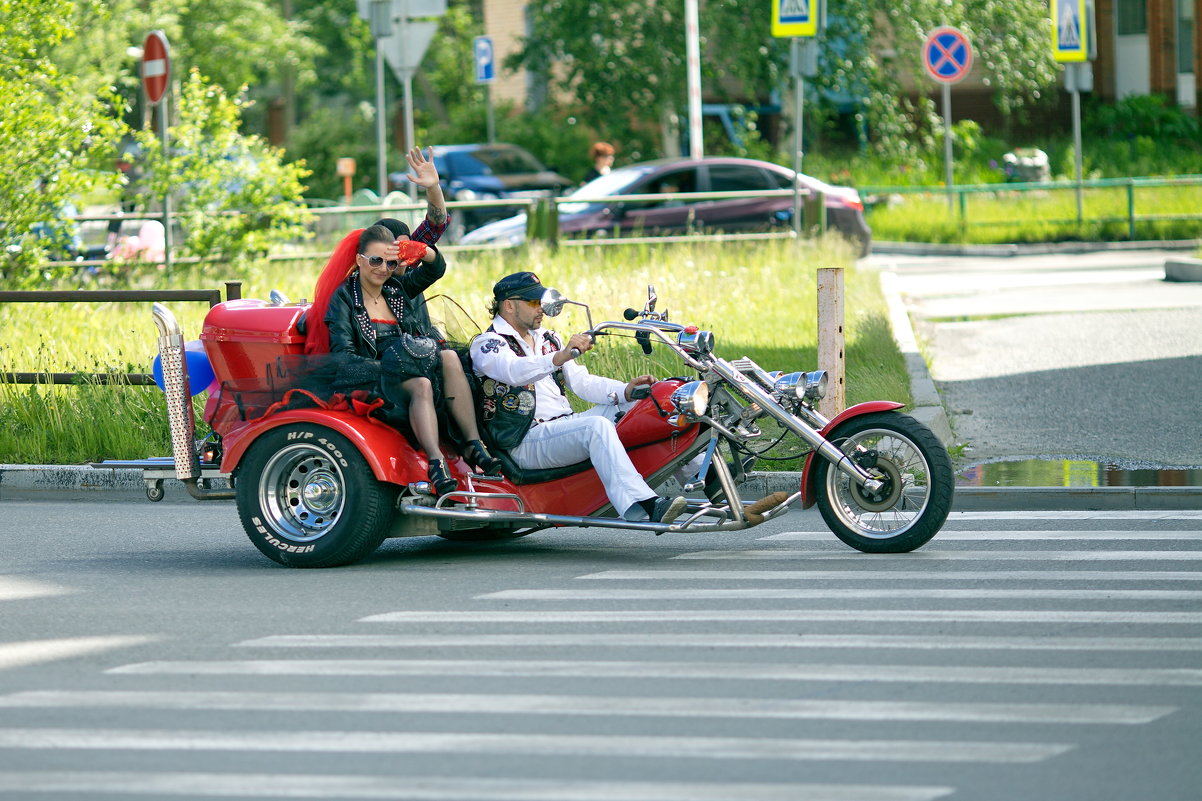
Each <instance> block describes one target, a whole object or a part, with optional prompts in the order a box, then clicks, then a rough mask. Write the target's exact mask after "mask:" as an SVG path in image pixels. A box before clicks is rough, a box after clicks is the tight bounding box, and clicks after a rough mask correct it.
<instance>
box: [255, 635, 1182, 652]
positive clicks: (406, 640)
mask: <svg viewBox="0 0 1202 801" xmlns="http://www.w3.org/2000/svg"><path fill="white" fill-rule="evenodd" d="M235 647H239V648H598V647H604V648H655V649H661V648H903V649H910V650H919V651H942V650H970V651H978V650H990V649H993V650H1020V651H1202V638H1197V637H954V636H947V635H937V634H932V635H927V634H916V635H901V634H461V635H454V634H415V635H414V634H277V635H273V636H270V637H261V638H259V639H255V640H245V641H243V642H240V643H236V645H235Z"/></svg>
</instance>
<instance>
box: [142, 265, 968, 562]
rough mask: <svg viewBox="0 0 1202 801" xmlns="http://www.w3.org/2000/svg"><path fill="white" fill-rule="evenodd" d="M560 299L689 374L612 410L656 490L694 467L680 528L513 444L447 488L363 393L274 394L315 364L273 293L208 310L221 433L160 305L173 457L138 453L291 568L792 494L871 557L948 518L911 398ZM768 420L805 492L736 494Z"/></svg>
mask: <svg viewBox="0 0 1202 801" xmlns="http://www.w3.org/2000/svg"><path fill="white" fill-rule="evenodd" d="M565 303H573V304H575V305H579V306H583V307H584V309H585V313H586V314H589V331H588V333H589V334H590V335H592V336H593V337H602V336H629V337H633V338H634V339H636V340H637V341H638V343H639V344H640V345H642V348H643V350H644V351H645V352H648V353H650V352H651V351H652V345H653V344H654V345H657V346H659V347H661V348H667V349H668V350H669V351H671V353H672V354H674V357H675V358H676V359H678V360H679V363H680V364H681V365H682V367H683V368H685V370H687V372H688V375H685V376H683V377H676V378H669V379H665V380H662V381H659V382H657V383H655V384H654V385H653V386H651V387H640V389H642V390H647V391H646V392H645V394H644V395H643V397H641V398H640V399H639V400H638V402H637V403H636V404H635V405H634V406H633V407H632V408H631V409H630V410H629V411H627V412H626V413H624V414H622V415H621V416H620V417H619V419H618V420H617V430H618V433H619V436H620V437H621V439H622V441H623V443H625V445H626V446H627V449H628V452H629V453H630V457H631V459H632V461H633V462H634V464H635V466H636V467H637V468H638V469H639V471H640V472H641V473H642V474H643V475H644V476H646V477H647V481H648V483H649V484H650V485H651V486H652V487H656V486H659V485H660V484H662V483H663V482H665V481H667V480H668V479H669V478H670V477H672V475H673V473H674V472H677V471H678V470H680V468H682V467H683V466H685V465H688V466H689V468H690V471H689V472H690V475H688V476H686V477H685V479H684V489H685V491H686V492H689V493H690V494H693V495H698V496H699V497H697V498H696V499H693V498H690V500H689V505H688V508H687V510H686V511H685V513H684V514H683V515H681V516H680V517H679V518H677V519H676V520H675V521H673V522H672V523H668V524H665V523H652V522H632V521H628V520H625V519H623V518H621V517H620V516H619V515H618V514H617V513H616V512H615V511H614V510H613V509H612V508H611V507H610V506H609V502H608V500H607V498H606V495H605V490H604V487H603V486H602V485H601V482H600V479H599V478H598V476H597V474H596V472H595V471H594V470H593V469H592V466H591V464H590V463H589V462H587V461H585V462H581V463H579V464H576V465H570V466H567V467H562V468H553V469H549V470H524V469H521V468H519V467H518V466H517V465H516V464H514V463H513V461H512V460H511V459H509V458H508V456H507V455H506V454H505V453H503V452H502V453H498V454H497V455H498V456H499V457H500V458H501V460H502V462H503V469H502V471H501V472H502V475H492V476H489V475H483V474H479V473H476V472H473V469H472V468H471V467H469V466H468V464H467V463H466V462H465V461H464V460H463V459H461V458H458V457H454V458H451V454H452V453H454V451H453V449H452V448H451V447H450V446H449V445H447V446H446V448H445V452H446V454H447V455H448V462H449V467H450V469H451V471H452V474H453V475H454V476H455V478H456V479H457V480H458V481H459V487H458V489H456V490H455V491H454V492H451V493H450V494H447V495H444V496H442V497H436V496H435V495H434V494H433V493H432V492H431V488H430V486H429V483H428V481H427V480H426V468H427V463H426V458H425V455H424V454H423V453H422V451H420V450H419V449H418V448H416V447H415V446H414V444H413V443H412V442H410V441H409V440H408V439H407V438H406V437H405V436H404V435H403V434H402V433H401V432H400V431H398V430H397V429H395V428H393V427H391V426H389V425H387V424H385V423H384V422H382V421H381V420H379V419H377V418H376V417H374V416H373V415H372V414H371V412H370V404H363V403H360V402H359V401H358V400H356V399H354V398H337V399H334V400H329V401H322V402H320V403H317V404H313V405H310V406H308V407H305V408H295V407H290V406H289V404H287V403H282V402H281V399H282V398H284V399H286V397H287V393H288V391H289V385H288V380H287V370H285V369H282V368H281V367H280V365H281V364H284V363H285V362H287V361H288V360H293V362H294V363H295V360H297V359H304V358H305V357H304V356H303V355H302V354H303V346H304V335H303V334H302V333H301V330H300V327H299V326H300V325H303V323H302V316H303V313H304V312H305V310H306V309H307V306H305V305H303V304H291V303H289V302H288V301H287V299H285V298H283V297H282V296H279V295H278V294H277V293H272V299H271V300H269V301H263V300H232V301H227V302H225V303H222V304H219V305H217V306H215V307H214V308H213V309H211V310H210V311H209V313H208V315H207V317H206V318H205V322H204V328H203V331H202V332H201V337H200V339H201V341H202V342H203V346H204V351H205V354H206V355H207V357H208V360H209V363H210V364H211V367H212V370H213V374H214V375H215V379H214V381H213V385H212V390H211V391H210V396H209V399H208V402H207V404H206V407H205V419H206V420H207V421H208V422H209V424H210V425H211V427H212V433H211V434H209V436H208V437H207V438H205V440H203V441H202V442H199V443H198V442H196V440H195V428H194V421H193V412H192V403H191V394H192V393H191V389H190V386H189V375H188V370H187V363H188V360H187V358H186V352H185V342H184V338H183V336H182V334H181V332H180V330H179V326H178V324H177V323H176V321H175V319H174V317H173V315H172V314H171V312H170V311H169V310H168V309H166V308H165V307H164V306H162V305H160V304H155V307H154V318H155V322H156V325H157V326H158V328H159V333H160V337H159V354H160V360H161V365H162V372H163V385H164V391H165V393H166V396H167V407H168V419H169V424H170V426H171V433H172V448H173V452H174V458H173V459H170V460H166V459H165V460H155V461H152V462H147V463H137V464H138V465H139V466H141V467H143V469H144V478H145V481H146V485H147V494H148V496H149V497H150V498H151V499H152V500H156V499H158V498H161V497H162V492H163V490H162V480H163V479H164V478H166V477H171V476H174V477H176V478H178V479H180V480H181V481H182V482H183V483H184V485H185V487H186V488H187V489H188V491H189V493H190V494H191V495H192V496H193V497H196V498H198V499H202V500H203V499H230V498H233V499H234V500H235V501H236V503H237V507H238V512H239V515H240V517H241V519H242V523H243V525H244V527H245V529H246V533H247V535H248V536H249V537H250V540H251V542H253V543H254V544H255V546H256V547H257V548H258V549H259V550H260V551H262V552H263V553H264V554H265V555H266V556H267V557H269V558H270V559H273V560H275V561H276V562H279V563H281V564H285V565H290V566H294V567H330V566H335V565H344V564H348V563H351V562H354V561H356V560H359V559H362V558H363V557H365V556H367V555H368V554H370V553H371V552H372V551H373V550H375V549H376V548H377V547H378V546H379V545H380V543H381V542H383V540H384V539H386V538H388V537H398V536H420V535H437V536H441V537H446V538H448V539H458V540H473V539H477V540H483V539H499V538H509V537H519V536H523V535H525V534H529V533H531V532H534V531H537V530H540V529H546V528H551V527H556V526H579V527H590V526H592V527H607V528H621V529H632V530H642V531H648V532H654V533H656V534H659V533H664V532H691V531H714V530H738V529H743V528H747V527H748V526H751V525H755V524H757V523H759V522H762V521H763V520H766V519H770V518H772V517H776V516H778V515H781V514H784V513H785V512H787V511H788V509H789V508H790V507H791V506H792V505H793V504H795V503H798V502H800V503H801V505H802V506H803V507H809V506H812V505H813V504H815V503H817V504H818V507H819V509H820V511H821V514H822V517H823V519H824V520H825V521H826V523H827V525H829V526H830V528H831V530H832V531H833V532H834V533H835V535H836V536H837V537H838V538H839V539H841V540H842V541H844V542H845V543H847V544H848V545H850V546H851V547H853V548H856V549H858V550H861V551H865V552H874V553H897V552H904V551H911V550H913V549H915V548H918V547H920V546H921V545H923V544H924V543H926V542H927V541H928V540H929V539H930V538H931V537H933V536H934V535H935V534H936V532H938V530H939V528H940V527H941V526H942V525H943V522H944V520H945V519H946V517H947V514H948V511H949V509H950V507H951V501H952V491H953V474H952V467H951V461H950V459H949V457H948V454H947V451H946V450H945V449H944V448H943V446H942V445H941V444H940V442H939V440H938V439H937V438H936V437H935V435H934V434H933V433H932V432H931V431H930V430H929V429H928V428H927V427H925V426H923V425H922V424H921V423H919V422H918V421H916V420H914V419H913V418H911V417H908V416H906V415H903V414H901V413H899V412H898V411H897V410H898V409H899V408H901V406H902V404H900V403H895V402H891V401H872V402H869V403H861V404H859V405H856V406H853V407H851V408H849V409H847V410H845V411H843V412H841V413H839V414H838V415H837V416H836V417H834V419H829V420H828V419H826V418H825V417H823V416H822V415H821V414H819V412H818V411H816V409H815V408H814V404H815V402H816V401H817V400H819V399H820V398H822V397H823V395H824V394H825V391H826V383H827V378H826V373H825V372H823V371H815V372H793V373H782V372H779V371H777V372H771V371H768V370H765V369H763V368H761V367H760V366H759V365H757V364H755V363H754V362H753V361H751V360H750V359H747V358H742V359H737V360H733V361H728V360H726V359H723V358H719V357H718V356H717V355H715V352H714V341H715V340H714V336H713V334H712V333H710V332H709V331H703V330H699V329H698V328H697V327H695V326H688V325H682V324H680V323H676V322H672V321H670V320H669V319H668V314H667V313H666V312H656V311H655V304H656V298H655V292H654V289H653V288H652V289H651V292H650V293H649V299H648V301H647V303H646V304H645V306H644V308H643V310H642V311H636V310H634V309H627V310H626V313H625V319H623V320H621V321H609V322H603V323H600V324H598V325H593V323H592V318H591V312H589V309H588V307H587V306H584V304H579V303H576V302H575V301H571V300H568V299H566V298H564V297H563V296H562V295H560V294H559V293H558V292H557V291H555V290H552V289H548V290H547V291H546V293H545V294H544V297H543V310H544V312H545V314H546V315H547V316H551V317H553V316H556V315H558V314H559V313H560V311H561V310H562V308H563V306H564V304H565ZM265 376H266V378H267V379H269V380H266V381H265V380H264V377H265ZM265 386H266V387H267V391H264V387H265ZM769 429H771V431H773V432H778V433H779V435H780V436H782V437H783V436H787V435H790V434H791V435H795V437H796V438H798V439H799V440H800V442H801V443H802V445H803V449H804V450H805V451H807V452H808V453H806V455H805V456H804V459H805V461H804V467H803V470H802V474H801V482H800V485H799V486H798V487H797V490H796V492H792V493H785V492H778V493H774V494H772V495H770V496H768V497H766V498H759V499H755V500H753V501H750V502H749V501H745V500H744V499H743V498H742V497H741V496H740V488H741V487H743V486H744V482H745V479H746V478H747V473H746V471H747V469H748V467H749V466H750V464H751V463H752V462H753V461H754V459H755V457H756V456H757V455H762V454H764V453H766V452H767V450H768V449H767V448H764V447H762V446H761V445H760V444H759V443H760V442H762V441H763V440H765V439H770V438H771V436H770V435H768V434H766V432H767V431H769ZM131 464H132V463H131ZM694 468H695V469H696V472H695V473H693V472H692V470H693V469H694ZM218 479H224V480H225V481H228V482H229V485H228V486H229V488H225V487H219V486H218V485H220V484H222V483H224V482H223V481H218ZM699 490H704V493H702V492H697V491H699Z"/></svg>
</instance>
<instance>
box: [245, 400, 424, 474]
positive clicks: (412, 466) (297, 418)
mask: <svg viewBox="0 0 1202 801" xmlns="http://www.w3.org/2000/svg"><path fill="white" fill-rule="evenodd" d="M287 423H312V424H313V425H319V426H325V427H326V428H328V429H330V430H332V431H337V432H338V433H339V434H341V435H342V436H344V437H346V438H347V439H348V440H350V441H351V444H352V445H353V446H355V448H356V449H357V450H358V451H359V453H360V454H361V455H362V456H363V458H364V459H365V460H367V464H368V465H369V466H370V467H371V471H372V473H374V474H375V476H376V478H378V479H379V480H380V481H387V482H390V483H392V484H408V483H409V482H410V481H425V480H426V467H427V462H426V458H425V454H424V453H423V452H421V451H418V450H415V449H414V447H413V446H412V445H411V444H409V441H408V440H407V439H405V437H404V435H402V434H401V432H399V431H397V430H396V429H395V428H392V427H391V426H389V425H386V424H384V423H382V422H376V421H374V420H371V419H369V418H365V417H363V416H361V415H357V414H354V413H352V412H344V411H330V410H326V409H289V410H287V411H282V412H278V413H277V414H273V415H271V416H269V417H265V418H263V419H261V420H256V421H254V422H251V423H249V424H247V425H245V426H240V427H238V428H236V429H234V430H233V431H230V432H229V433H227V434H226V435H225V436H224V437H222V444H223V445H224V446H225V453H224V455H223V456H222V459H221V471H222V472H223V473H232V472H233V471H234V469H235V468H237V466H238V463H239V461H241V459H242V457H243V455H245V453H246V449H247V448H249V447H250V445H251V443H253V442H254V441H255V440H256V439H258V438H259V437H260V436H261V435H262V434H264V433H266V432H267V431H270V430H271V429H273V428H278V427H280V426H282V425H285V424H287Z"/></svg>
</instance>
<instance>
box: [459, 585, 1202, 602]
mask: <svg viewBox="0 0 1202 801" xmlns="http://www.w3.org/2000/svg"><path fill="white" fill-rule="evenodd" d="M475 597H476V598H479V599H497V600H507V601H508V600H521V601H655V600H674V601H680V600H695V599H719V600H721V599H738V600H746V599H754V598H774V599H779V600H815V601H816V600H824V599H832V600H841V601H855V600H860V599H868V598H922V599H928V598H930V599H943V600H969V599H971V600H1008V599H1018V598H1030V599H1043V600H1060V601H1196V600H1199V599H1202V591H1200V590H1124V589H1105V590H1059V589H1042V588H1040V589H1021V590H1012V589H990V588H986V589H952V588H947V587H926V588H914V587H886V588H884V589H877V588H873V589H866V588H863V587H850V588H844V587H829V588H826V589H817V590H810V589H789V588H780V587H754V588H727V587H718V588H708V589H700V588H668V589H633V588H625V587H622V588H615V587H592V588H589V589H570V590H560V589H551V590H501V591H499V592H490V593H485V594H484V595H477V596H475Z"/></svg>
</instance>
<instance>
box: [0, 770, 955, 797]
mask: <svg viewBox="0 0 1202 801" xmlns="http://www.w3.org/2000/svg"><path fill="white" fill-rule="evenodd" d="M0 792H3V793H7V792H15V793H20V794H21V795H22V796H25V795H26V794H32V793H81V794H83V795H84V796H85V797H87V798H94V797H95V796H97V795H106V796H107V795H116V796H118V797H123V796H129V795H138V796H154V797H164V798H165V797H170V796H189V797H193V796H211V797H216V798H229V797H238V798H244V797H249V798H348V799H360V798H362V799H375V800H377V801H517V799H521V801H730V799H732V798H737V799H740V801H798V799H806V801H934V799H937V798H942V797H943V796H946V795H950V794H951V793H952V792H954V788H952V787H928V786H906V785H870V784H800V783H790V784H755V783H750V782H743V783H732V782H707V783H701V782H696V783H693V782H626V781H603V782H589V781H572V780H556V779H475V778H446V777H441V776H436V777H427V776H405V775H395V776H362V775H355V776H335V775H326V774H314V773H278V774H276V773H233V772H230V771H222V772H221V773H183V772H180V773H150V772H141V771H140V772H137V773H134V772H122V771H59V770H56V771H52V772H37V771H7V772H0Z"/></svg>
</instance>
